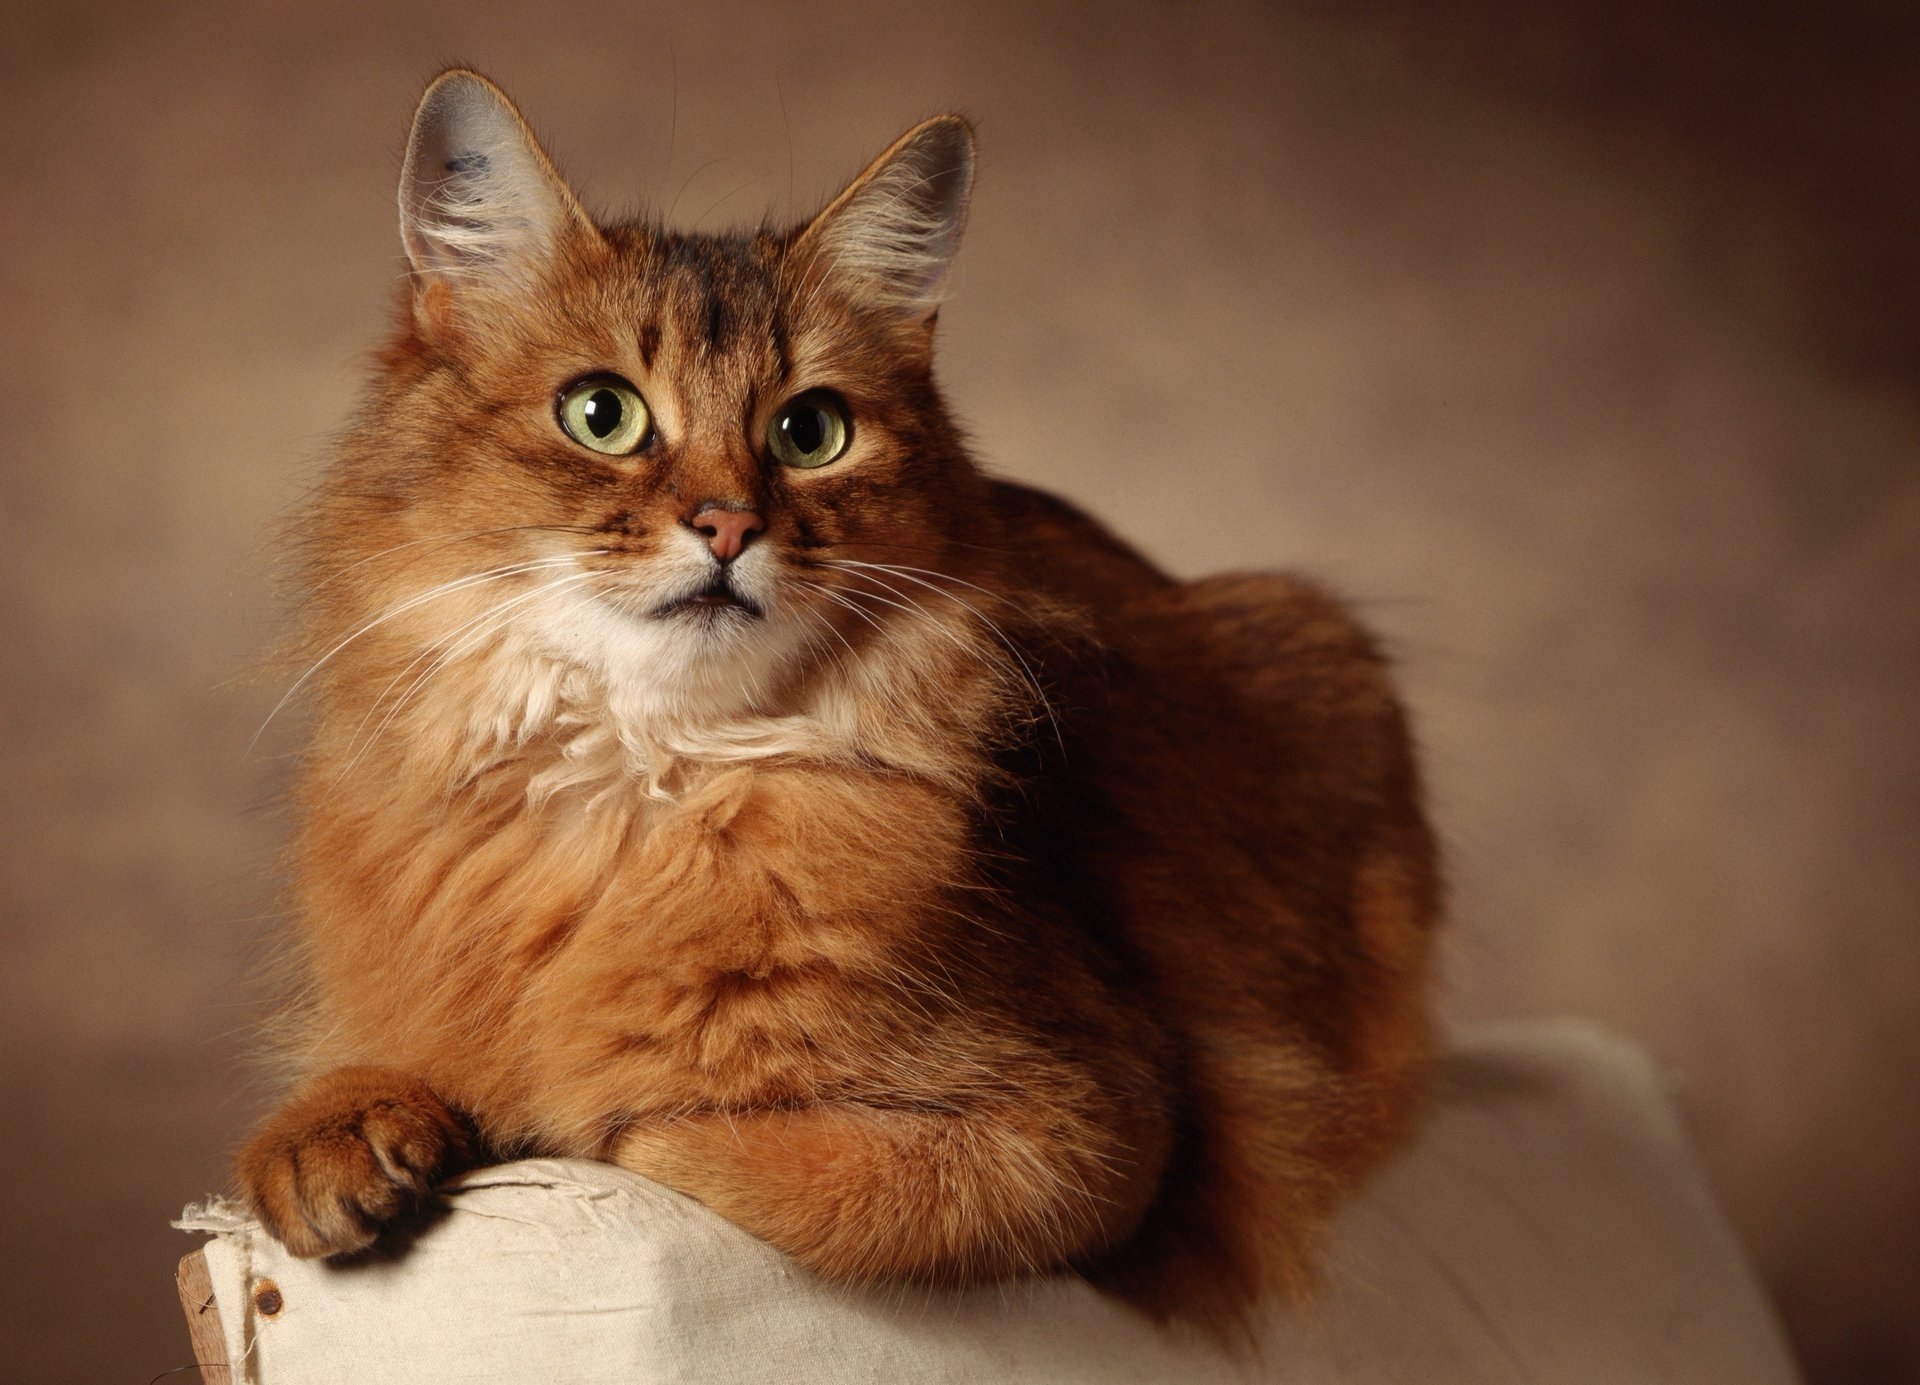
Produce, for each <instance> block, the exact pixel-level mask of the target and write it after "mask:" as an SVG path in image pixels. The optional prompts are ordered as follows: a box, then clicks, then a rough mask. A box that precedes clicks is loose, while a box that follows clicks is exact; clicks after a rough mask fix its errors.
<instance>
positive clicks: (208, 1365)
mask: <svg viewBox="0 0 1920 1385" xmlns="http://www.w3.org/2000/svg"><path fill="white" fill-rule="evenodd" d="M173 1279H174V1283H175V1285H176V1286H178V1288H179V1290H180V1308H181V1311H182V1312H184V1313H185V1314H186V1315H187V1335H188V1336H189V1337H191V1338H192V1339H193V1358H194V1361H195V1362H196V1363H197V1364H198V1365H199V1367H200V1381H201V1385H232V1380H233V1372H232V1371H230V1370H229V1369H228V1368H227V1336H226V1332H225V1331H224V1330H223V1329H222V1327H221V1325H220V1304H219V1303H218V1302H217V1301H216V1300H215V1298H214V1295H213V1276H212V1275H211V1274H210V1273H208V1271H207V1253H206V1251H204V1250H196V1251H194V1253H193V1254H191V1255H187V1256H182V1257H181V1260H180V1267H179V1268H178V1269H177V1270H175V1271H174V1275H173Z"/></svg>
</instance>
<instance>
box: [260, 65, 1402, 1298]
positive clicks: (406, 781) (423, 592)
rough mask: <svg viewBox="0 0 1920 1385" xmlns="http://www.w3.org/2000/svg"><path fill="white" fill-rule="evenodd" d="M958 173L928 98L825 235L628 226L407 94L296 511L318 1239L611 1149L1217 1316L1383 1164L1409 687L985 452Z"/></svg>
mask: <svg viewBox="0 0 1920 1385" xmlns="http://www.w3.org/2000/svg"><path fill="white" fill-rule="evenodd" d="M972 171H973V139H972V133H971V131H970V129H969V127H968V126H967V124H966V122H965V121H963V120H961V119H959V118H957V117H954V116H941V117H938V118H935V119H932V120H929V121H926V122H925V123H923V124H921V125H918V126H916V127H915V128H914V129H912V130H910V131H908V132H907V134H905V135H904V136H902V137H901V138H900V139H899V140H898V141H897V142H896V143H895V144H894V145H893V146H892V147H891V148H889V149H888V150H887V151H886V152H885V153H884V154H882V155H881V156H880V157H879V158H878V159H877V160H876V161H875V162H874V163H873V164H872V165H871V166H870V167H869V168H868V169H867V170H866V171H865V172H864V173H862V174H861V175H860V176H859V177H858V178H857V179H855V180H854V182H853V183H852V184H851V185H850V186H848V187H847V188H846V190H845V191H843V192H842V193H840V195H839V196H838V197H836V198H835V199H834V200H833V201H832V202H831V203H830V204H829V205H828V206H827V207H826V209H825V210H824V211H822V212H821V213H820V214H819V215H818V216H816V217H814V218H813V219H812V220H811V221H810V222H808V223H807V224H805V225H804V226H801V227H797V228H792V229H762V230H759V231H756V232H753V233H751V234H737V235H681V234H677V233H674V232H671V231H668V230H665V229H662V228H661V227H659V226H655V225H651V224H647V223H644V222H630V223H621V224H612V225H600V224H596V223H595V222H594V221H593V220H591V219H589V217H588V216H587V214H586V213H585V212H584V211H583V210H582V208H581V205H580V203H579V202H578V201H577V200H576V199H575V197H574V194H573V193H572V192H571V191H569V189H568V188H567V186H566V184H565V183H564V182H562V181H561V179H560V177H559V176H558V174H557V173H556V172H555V170H554V167H553V165H552V164H551V163H550V162H549V161H548V159H547V157H546V155H545V154H544V153H543V152H542V151H541V149H540V147H539V145H538V144H537V143H536V142H535V141H534V139H533V137H532V135H531V133H530V132H529V130H528V128H527V126H526V124H525V123H524V122H523V120H522V119H521V117H520V116H519V114H518V112H517V111H516V110H515V108H514V107H513V105H512V104H511V103H510V102H509V101H508V100H507V98H506V97H505V96H504V95H503V94H502V93H501V92H500V91H499V90H498V89H497V88H495V87H494V86H493V85H492V84H491V83H489V82H488V81H486V80H485V79H484V78H482V77H480V76H477V75H476V74H474V73H472V72H467V71H463V70H455V71H450V72H447V73H444V74H442V75H441V76H440V77H439V78H438V79H437V80H436V81H435V82H434V83H433V84H432V86H431V87H430V88H429V89H428V90H427V92H426V95H425V96H424V97H423V99H422V101H421V104H420V108H419V111H418V114H417V115H416V117H415V122H414V127H413V133H412V137H411V142H410V145H409V147H408V151H407V156H406V163H405V168H404V172H403V174H402V182H401V191H400V202H401V210H402V230H403V235H404V241H405V246H406V251H407V255H408V258H409V260H410V262H411V267H412V272H411V275H410V276H409V282H408V286H407V291H406V296H405V301H404V303H403V305H402V308H401V311H400V314H399V322H398V326H397V328H396V331H395V333H394V336H393V338H392V340H391V341H390V343H389V344H388V345H387V347H386V348H385V350H384V352H383V354H382V355H381V356H380V358H379V363H378V366H377V369H376V371H375V373H374V379H373V384H372V389H371V393H370V397H369V398H368V400H367V402H366V405H365V407H364V410H363V411H362V413H361V415H360V416H359V419H358V422H357V424H356V425H355V426H354V428H353V429H352V431H351V432H350V434H349V435H348V436H347V438H346V439H345V441H344V443H343V445H342V446H341V448H340V452H339V455H338V457H337V459H336V460H335V462H334V464H333V466H332V468H331V470H330V472H329V474H328V476H327V479H326V480H325V482H324V483H323V485H322V486H321V488H320V490H319V491H318V493H317V494H316V496H315V497H314V499H313V501H312V503H311V505H310V506H309V507H308V508H307V510H306V511H305V512H304V513H303V515H302V516H301V519H300V526H301V527H300V535H301V539H302V543H303V546H304V554H305V572H306V587H307V606H306V610H307V620H306V624H305V626H304V633H303V640H304V645H303V651H304V658H305V661H306V662H307V664H308V665H309V666H310V667H309V671H308V673H307V674H305V675H304V676H303V677H302V678H301V680H300V682H299V684H297V685H296V687H297V690H298V691H300V692H301V693H304V694H306V695H308V696H309V697H310V699H311V702H312V710H313V722H312V736H311V742H310V745H309V748H308V750H307V752H306V755H305V758H304V761H303V766H302V770H301V774H300V779H299V784H298V788H297V790H296V810H297V817H298V826H297V829H296V835H295V837H294V841H293V847H292V856H291V868H292V874H293V882H294V883H293V889H294V905H295V909H296V912H297V917H298V920H299V928H300V935H299V952H300V957H301V960H302V962H303V967H304V972H303V974H304V983H303V989H302V994H301V999H300V1001H299V1003H298V1004H297V1005H296V1006H295V1007H293V1010H292V1012H291V1014H290V1016H289V1030H290V1033H291V1034H292V1036H293V1037H292V1040H291V1042H292V1049H293V1054H294V1058H295V1060H296V1063H297V1065H298V1068H299V1070H300V1072H301V1073H302V1074H303V1077H302V1082H301V1085H299V1086H298V1087H297V1089H296V1090H295V1091H294V1092H293V1094H292V1095H291V1097H290V1098H289V1099H288V1100H287V1101H286V1103H285V1104H284V1106H283V1107H282V1108H281V1109H280V1110H279V1111H278V1113H277V1114H275V1115H273V1116H272V1117H271V1118H270V1119H268V1120H267V1121H266V1122H265V1123H264V1125H263V1126H262V1127H261V1128H260V1129H259V1130H258V1131H257V1132H256V1133H255V1134H254V1135H253V1137H252V1138H251V1140H250V1141H249V1142H248V1143H247V1144H246V1146H245V1148H244V1150H243V1152H242V1153H241V1155H240V1158H239V1164H238V1169H239V1175H240V1179H241V1183H242V1185H243V1187H244V1189H245V1192H246V1195H247V1197H248V1199H249V1201H250V1202H251V1204H252V1207H253V1209H254V1210H255V1211H256V1212H257V1214H258V1215H259V1217H260V1218H261V1220H262V1221H263V1222H264V1223H265V1225H266V1226H267V1227H268V1228H269V1229H270V1230H271V1231H272V1232H273V1234H274V1235H276V1236H277V1237H279V1238H280V1240H281V1241H283V1242H284V1243H285V1244H286V1246H287V1247H288V1249H290V1250H291V1251H293V1252H295V1253H296V1254H300V1255H310V1256H323V1255H335V1254H341V1253H345V1252H351V1251H355V1250H358V1249H360V1248H362V1247H365V1246H367V1245H369V1244H370V1243H371V1242H373V1241H374V1240H375V1239H376V1238H377V1237H378V1235H379V1234H380V1232H381V1229H382V1227H383V1226H385V1225H387V1224H389V1223H391V1222H392V1221H394V1220H395V1219H396V1218H398V1217H400V1216H402V1215H404V1214H405V1213H406V1212H407V1211H408V1210H409V1209H410V1208H411V1207H412V1206H413V1205H414V1204H416V1203H417V1202H418V1201H419V1200H420V1199H421V1198H423V1197H424V1196H425V1195H426V1194H427V1192H428V1190H429V1189H430V1188H431V1187H432V1186H433V1185H434V1184H435V1183H436V1182H438V1181H439V1180H442V1179H444V1178H447V1177H449V1176H451V1175H453V1174H455V1173H457V1172H459V1171H460V1170H462V1169H463V1168H466V1167H470V1166H472V1165H474V1164H476V1163H480V1162H483V1161H490V1160H497V1159H502V1158H510V1157H515V1156H520V1155H531V1154H547V1155H564V1156H577V1157H586V1158H593V1159H602V1160H609V1161H611V1162H613V1163H615V1164H618V1165H620V1166H622V1167H624V1168H627V1169H630V1170H632V1171H634V1172H635V1173H638V1174H642V1175H644V1176H646V1177H648V1178H651V1179H655V1180H658V1181H659V1182H661V1183H663V1184H666V1185H667V1186H669V1187H672V1188H675V1189H678V1190H680V1191H681V1192H683V1193H685V1194H687V1195H688V1196H690V1197H693V1198H696V1199H698V1200H699V1201H701V1202H703V1203H705V1204H706V1205H708V1206H709V1207H711V1208H713V1209H714V1210H715V1211H717V1212H718V1213H720V1214H721V1215H723V1216H725V1217H727V1218H729V1219H731V1220H732V1221H734V1222H735V1223H737V1224H739V1225H740V1226H742V1227H744V1228H746V1229H747V1230H749V1231H751V1232H753V1233H755V1234H756V1235H758V1236H760V1237H762V1238H764V1239H765V1240H767V1241H769V1242H771V1243H772V1244H774V1245H775V1246H778V1247H780V1248H781V1249H782V1250H784V1251H786V1252H788V1253H789V1254H791V1255H793V1256H794V1257H796V1258H797V1259H798V1260H799V1261H800V1262H801V1263H802V1264H804V1265H806V1266H808V1267H810V1268H811V1269H812V1270H814V1271H816V1272H818V1273H819V1274H822V1275H825V1276H829V1277H831V1278H834V1279H838V1280H841V1281H849V1282H857V1283H874V1282H882V1283H900V1282H919V1283H941V1284H962V1283H971V1282H978V1281H982V1280H990V1279H994V1278H999V1277H1005V1276H1015V1275H1023V1274H1030V1273H1044V1272H1051V1271H1060V1270H1075V1271H1078V1272H1081V1273H1083V1274H1085V1275H1087V1276H1088V1277H1090V1278H1091V1279H1093V1280H1094V1281H1095V1282H1096V1283H1099V1284H1102V1285H1105V1286H1107V1287H1109V1288H1111V1289H1113V1290H1115V1291H1117V1292H1120V1293H1122V1294H1124V1295H1126V1296H1127V1297H1129V1298H1130V1299H1132V1300H1133V1301H1135V1302H1137V1303H1139V1304H1140V1305H1142V1306H1143V1307H1145V1308H1146V1309H1148V1310H1149V1311H1151V1312H1153V1313H1155V1314H1157V1315H1160V1316H1172V1317H1179V1318H1184V1319H1187V1320H1189V1321H1195V1322H1198V1323H1200V1324H1202V1325H1204V1326H1208V1327H1214V1328H1221V1329H1229V1330H1230V1329H1231V1328H1232V1326H1233V1324H1234V1323H1235V1322H1237V1321H1244V1320H1245V1319H1246V1317H1247V1315H1248V1310H1249V1309H1250V1308H1251V1307H1252V1305H1254V1304H1256V1303H1257V1302H1259V1301H1260V1300H1261V1299H1262V1297H1263V1296H1267V1295H1273V1294H1281V1295H1285V1294H1288V1293H1292V1292H1297V1291H1299V1290H1301V1289H1302V1288H1304V1287H1305V1286H1306V1285H1308V1283H1309V1282H1310V1278H1311V1265H1312V1251H1313V1242H1314V1239H1315V1231H1316V1228H1317V1227H1318V1226H1319V1225H1321V1224H1322V1223H1323V1222H1324V1220H1325V1218H1326V1214H1327V1213H1328V1211H1329V1209H1330V1208H1331V1207H1332V1206H1333V1205H1335V1204H1336V1202H1337V1201H1338V1199H1339V1198H1340V1197H1341V1196H1342V1195H1343V1194H1345V1193H1346V1192H1348V1191H1349V1190H1351V1189H1352V1188H1354V1187H1355V1186H1356V1184H1357V1183H1358V1182H1359V1181H1360V1180H1361V1179H1362V1178H1363V1177H1364V1176H1365V1175H1366V1174H1367V1173H1368V1172H1369V1171H1370V1170H1371V1169H1372V1168H1374V1167H1375V1166H1376V1165H1377V1164H1378V1162H1379V1161H1380V1160H1381V1158H1382V1157H1383V1155H1385V1154H1386V1153H1387V1152H1388V1151H1390V1149H1391V1148H1392V1147H1393V1146H1394V1144H1395V1143H1396V1142H1397V1141H1398V1140H1400V1139H1401V1138H1402V1137H1403V1136H1404V1134H1405V1132H1406V1130H1407V1129H1408V1127H1409V1125H1410V1122H1411V1121H1412V1119H1413V1116H1414V1114H1415V1113H1416V1112H1417V1109H1418V1107H1419V1105H1420V1101H1421V1095H1422V1091H1423V1087H1424V1082H1425V1077H1426V1073H1427V1068H1428V1059H1429V1045H1430V1039H1429V1026H1428V1021H1427V1015H1426V1003H1425V989H1426V988H1425V984H1424V981H1425V974H1426V972H1427V959H1428V953H1429V942H1430V938H1431V934H1432V932H1433V927H1434V923H1435V919H1436V915H1437V902H1436V899H1437V893H1438V889H1437V884H1436V873H1435V865H1434V848H1433V842H1432V838H1431V835H1430V833H1429V830H1428V827H1427V825H1426V823H1425V821H1424V819H1423V817H1422V813H1421V809H1420V805H1419V787H1418V783H1417V776H1416V771H1415V767H1414V764H1413V760H1412V757H1411V753H1410V750H1409V744H1408V736H1407V731H1406V728H1405V724H1404V718H1403V716H1402V713H1401V710H1400V707H1399V705H1398V703H1397V702H1396V700H1395V696H1394V693H1393V692H1392V690H1391V688H1390V686H1389V683H1388V680H1387V676H1386V673H1385V670H1384V667H1383V661H1382V659H1381V657H1380V656H1379V654H1378V653H1377V652H1376V650H1375V647H1374V645H1373V643H1372V642H1371V641H1370V639H1369V638H1368V636H1367V635H1366V633H1364V632H1363V631H1362V630H1361V629H1360V628H1358V627H1357V626H1356V624H1355V623H1354V622H1353V620H1352V619H1351V618H1350V617H1349V616H1348V615H1347V614H1346V613H1345V612H1344V611H1343V610H1342V609H1341V607H1340V606H1339V605H1338V604H1336V603H1335V602H1334V601H1333V600H1331V599H1330V598H1329V597H1327V596H1326V595H1324V594H1322V593H1321V592H1319V591H1318V590H1316V589H1315V588H1314V587H1312V586H1310V585H1307V584H1304V583H1302V582H1300V581H1297V580H1294V579H1292V578H1287V577H1278V576H1235V577H1221V578H1213V579H1209V580H1205V581H1200V582H1192V583H1178V582H1174V581H1172V580H1171V579H1169V578H1168V577H1166V576H1165V575H1163V574H1162V573H1160V572H1159V571H1158V570H1156V569H1155V568H1154V567H1153V566H1152V565H1150V564H1149V563H1148V562H1147V561H1146V560H1144V559H1143V558H1141V557H1140V556H1139V555H1137V554H1136V553H1134V552H1133V551H1132V550H1131V549H1129V548H1127V547H1126V546H1125V545H1124V544H1122V543H1121V542H1119V541H1118V540H1116V539H1115V538H1113V537H1112V536H1111V535H1109V534H1108V533H1106V531H1105V530H1103V529H1102V528H1100V527H1099V526H1098V525H1097V524H1096V523H1094V522H1093V521H1092V520H1090V519H1088V518H1087V517H1086V516H1084V515H1082V514H1081V513H1079V512H1078V511H1077V510H1075V509H1073V508H1071V507H1070V506H1068V505H1066V504H1064V503H1062V502H1061V501H1058V500H1055V499H1053V498H1051V497H1049V496H1047V495H1044V494H1041V493H1039V492H1037V491H1033V490H1029V489H1026V488H1024V487H1021V486H1018V485H1013V484H1009V483H1007V482H1003V481H997V480H992V479H989V478H987V477H986V476H984V475H983V474H982V473H981V472H980V470H979V469H978V468H977V467H976V466H975V464H974V463H973V462H972V461H971V460H969V458H968V456H967V452H966V449H965V446H964V444H963V442H962V439H961V436H960V434H959V432H958V430H957V429H956V428H955V426H954V424H953V423H952V421H951V420H950V419H949V417H948V414H947V411H946V408H945V406H944V405H943V403H942V400H941V396H940V393H939V391H938V390H937V389H936V387H935V385H934V380H933V336H934V323H935V318H936V316H937V313H938V308H939V304H940V301H941V294H942V289H943V286H944V285H945V284H946V282H947V279H948V271H949V267H950V265H951V263H952V260H953V257H954V253H955V250H956V248H957V245H958V241H959V238H960V233H961V229H962V224H963V222H964V220H965V216H966V209H967V202H968V195H969V189H970V186H971V180H972Z"/></svg>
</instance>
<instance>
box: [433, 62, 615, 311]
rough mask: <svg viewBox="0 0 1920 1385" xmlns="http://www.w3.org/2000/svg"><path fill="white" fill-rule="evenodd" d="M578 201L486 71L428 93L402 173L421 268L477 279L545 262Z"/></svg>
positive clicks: (454, 76) (458, 76) (452, 76)
mask: <svg viewBox="0 0 1920 1385" xmlns="http://www.w3.org/2000/svg"><path fill="white" fill-rule="evenodd" d="M573 219H579V220H584V218H581V217H580V216H579V213H578V209H577V203H576V202H575V201H574V199H573V195H572V193H571V192H569V191H568V190H567V188H566V186H565V185H564V184H563V183H561V182H560V180H559V178H558V177H557V176H556V175H555V174H554V172H553V169H552V165H551V164H550V163H549V162H548V160H547V157H546V155H545V154H544V153H542V152H541V150H540V147H539V145H538V144H537V143H536V142H535V141H534V139H533V136H532V134H531V133H530V132H529V131H528V129H527V127H526V123H525V122H524V121H523V120H522V119H521V118H520V115H519V112H517V111H516V110H514V108H513V105H512V103H511V102H510V101H508V100H507V98H506V96H505V95H504V94H503V93H502V92H500V90H499V89H498V88H496V87H494V86H493V85H492V84H491V83H490V82H487V81H486V80H485V79H484V78H481V77H480V76H478V75H477V74H474V73H470V72H452V73H448V74H446V75H444V76H443V77H441V78H440V79H439V80H438V81H436V82H435V83H434V85H433V86H432V87H430V88H429V89H428V91H427V94H426V95H425V96H424V97H423V98H421V102H420V109H419V111H418V112H417V113H416V114H415V116H414V124H413V133H412V136H411V138H410V139H409V141H408V145H407V158H406V165H405V168H404V169H403V170H402V172H401V176H400V234H401V239H402V241H403V242H404V244H405V245H406V249H407V256H408V258H409V259H410V260H411V261H412V263H413V266H414V268H415V269H416V270H418V271H420V272H422V273H427V274H442V275H457V276H467V277H471V276H473V275H482V276H484V275H485V274H486V273H488V272H489V271H492V270H498V269H504V268H507V267H509V266H515V265H525V264H528V263H531V262H533V261H535V260H537V259H538V258H539V257H540V256H541V255H543V254H544V253H545V252H546V251H547V250H548V248H549V247H550V246H551V245H552V243H553V240H554V238H555V236H556V235H557V234H558V233H559V231H560V230H561V228H562V227H563V226H565V225H566V224H567V222H568V221H569V220H573Z"/></svg>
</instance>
